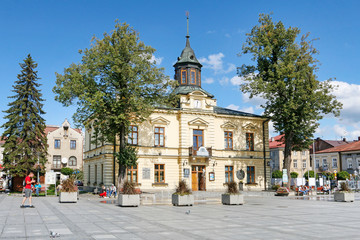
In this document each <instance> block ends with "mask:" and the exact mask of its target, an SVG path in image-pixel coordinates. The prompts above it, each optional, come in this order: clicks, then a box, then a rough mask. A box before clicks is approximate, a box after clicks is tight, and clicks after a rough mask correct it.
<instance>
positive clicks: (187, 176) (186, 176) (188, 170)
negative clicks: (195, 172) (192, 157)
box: [184, 168, 190, 178]
mask: <svg viewBox="0 0 360 240" xmlns="http://www.w3.org/2000/svg"><path fill="white" fill-rule="evenodd" d="M189 176H190V169H189V168H184V178H189Z"/></svg>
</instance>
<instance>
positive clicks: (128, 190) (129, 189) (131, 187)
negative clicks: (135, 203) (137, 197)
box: [121, 181, 140, 195]
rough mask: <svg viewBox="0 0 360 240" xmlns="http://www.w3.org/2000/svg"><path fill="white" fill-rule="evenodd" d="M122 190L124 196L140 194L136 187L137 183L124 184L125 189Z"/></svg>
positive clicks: (127, 182)
mask: <svg viewBox="0 0 360 240" xmlns="http://www.w3.org/2000/svg"><path fill="white" fill-rule="evenodd" d="M121 190H122V191H121V192H122V193H123V194H128V195H134V194H140V191H139V189H137V188H136V187H135V183H133V182H129V181H125V182H124V184H123V188H122V189H121Z"/></svg>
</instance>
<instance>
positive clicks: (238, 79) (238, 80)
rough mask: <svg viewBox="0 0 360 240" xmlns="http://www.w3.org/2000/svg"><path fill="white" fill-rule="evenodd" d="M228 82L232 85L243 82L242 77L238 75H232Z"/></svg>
mask: <svg viewBox="0 0 360 240" xmlns="http://www.w3.org/2000/svg"><path fill="white" fill-rule="evenodd" d="M230 82H231V84H232V85H234V86H236V85H240V84H242V83H244V81H243V78H242V77H239V76H235V77H232V78H231V79H230Z"/></svg>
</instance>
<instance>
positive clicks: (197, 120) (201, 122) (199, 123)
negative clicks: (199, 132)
mask: <svg viewBox="0 0 360 240" xmlns="http://www.w3.org/2000/svg"><path fill="white" fill-rule="evenodd" d="M189 125H196V126H208V125H209V123H208V122H207V121H205V120H204V119H201V118H195V119H194V120H191V121H190V122H189Z"/></svg>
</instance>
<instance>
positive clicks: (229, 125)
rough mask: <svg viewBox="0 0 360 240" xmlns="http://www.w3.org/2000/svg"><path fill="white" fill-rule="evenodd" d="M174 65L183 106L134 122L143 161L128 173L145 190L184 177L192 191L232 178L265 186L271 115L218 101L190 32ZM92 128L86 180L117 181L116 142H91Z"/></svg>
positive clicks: (164, 187) (218, 186)
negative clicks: (205, 84)
mask: <svg viewBox="0 0 360 240" xmlns="http://www.w3.org/2000/svg"><path fill="white" fill-rule="evenodd" d="M174 67H175V79H176V80H177V81H179V86H178V87H177V88H176V89H175V90H174V91H175V92H176V93H177V94H178V95H180V99H179V106H178V107H177V108H172V109H165V108H157V109H156V110H155V111H154V112H153V113H152V114H151V116H150V117H149V118H148V119H147V121H144V122H142V123H133V126H132V127H131V131H130V134H129V138H128V139H130V140H129V141H130V142H131V143H132V144H134V145H136V146H137V147H138V165H137V167H136V169H128V171H127V175H128V179H130V180H132V181H136V182H137V183H138V186H139V187H140V189H141V190H143V191H173V190H174V189H175V187H176V185H177V184H178V182H179V180H181V179H184V180H186V181H187V182H188V184H189V186H190V187H191V188H192V190H193V191H198V190H204V191H205V190H206V191H217V190H221V191H222V190H224V189H225V183H226V182H228V181H231V180H234V181H236V182H240V180H242V181H243V183H244V189H245V190H264V189H265V187H266V186H269V179H270V178H269V177H270V167H269V161H270V156H269V145H268V141H267V139H268V120H269V119H267V118H264V117H262V116H258V115H254V114H249V113H244V112H240V111H235V110H231V109H225V108H221V107H218V106H217V101H216V99H215V98H214V96H213V95H212V94H210V93H208V92H206V91H205V90H204V89H202V88H201V76H200V74H201V64H200V63H199V62H198V60H197V59H196V57H195V55H194V52H193V50H192V49H191V48H190V43H189V37H188V36H187V42H186V47H185V49H184V50H183V52H182V53H181V56H180V57H179V58H178V62H177V63H175V65H174ZM91 131H92V130H90V129H87V130H86V131H85V155H84V177H85V181H84V182H85V185H87V186H89V187H99V186H100V185H101V184H104V185H107V186H108V185H111V184H112V183H116V179H117V172H118V165H117V163H116V161H115V159H114V157H113V155H112V149H113V146H112V144H106V143H104V144H103V143H100V144H99V143H98V144H96V143H94V142H92V141H91V140H94V134H93V132H91ZM135 139H136V141H135V142H134V140H135ZM225 145H226V146H225Z"/></svg>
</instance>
